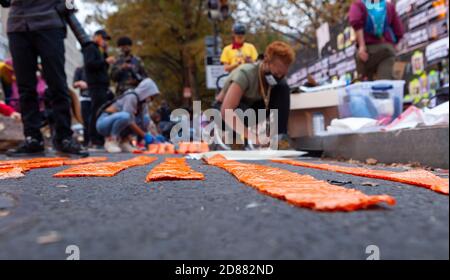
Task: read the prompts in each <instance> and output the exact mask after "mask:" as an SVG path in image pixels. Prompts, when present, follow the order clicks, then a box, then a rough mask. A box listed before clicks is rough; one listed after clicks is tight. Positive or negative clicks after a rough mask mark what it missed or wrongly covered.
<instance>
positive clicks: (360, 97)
mask: <svg viewBox="0 0 450 280" xmlns="http://www.w3.org/2000/svg"><path fill="white" fill-rule="evenodd" d="M404 88H405V81H391V80H380V81H374V82H362V83H357V84H353V85H349V86H347V87H346V88H345V91H340V93H339V115H340V117H341V118H350V117H353V118H371V119H376V120H379V121H381V122H382V123H384V124H389V123H390V122H392V121H393V120H395V119H396V118H397V117H399V116H400V115H401V113H402V112H403V93H404Z"/></svg>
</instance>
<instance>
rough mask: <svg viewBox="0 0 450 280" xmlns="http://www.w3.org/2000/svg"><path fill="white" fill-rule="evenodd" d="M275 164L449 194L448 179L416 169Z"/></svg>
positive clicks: (286, 162) (292, 161) (284, 161)
mask: <svg viewBox="0 0 450 280" xmlns="http://www.w3.org/2000/svg"><path fill="white" fill-rule="evenodd" d="M273 162H277V163H283V164H289V165H294V166H300V167H306V168H314V169H320V170H326V171H334V172H338V173H344V174H349V175H354V176H360V177H368V178H373V179H381V180H386V181H393V182H399V183H404V184H409V185H413V186H418V187H423V188H426V189H430V190H432V191H435V192H437V193H441V194H446V195H448V194H449V181H448V179H444V178H441V177H439V176H436V175H434V174H433V173H431V172H429V171H426V170H422V169H416V170H411V171H407V172H393V171H384V170H373V169H367V168H360V167H346V166H339V165H330V164H314V163H308V162H302V161H296V160H286V159H281V160H273Z"/></svg>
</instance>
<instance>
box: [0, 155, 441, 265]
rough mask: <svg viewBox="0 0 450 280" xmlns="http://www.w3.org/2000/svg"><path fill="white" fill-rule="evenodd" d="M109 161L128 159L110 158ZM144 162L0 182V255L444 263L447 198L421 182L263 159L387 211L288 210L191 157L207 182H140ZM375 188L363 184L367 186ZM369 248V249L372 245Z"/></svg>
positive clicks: (42, 172)
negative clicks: (374, 252)
mask: <svg viewBox="0 0 450 280" xmlns="http://www.w3.org/2000/svg"><path fill="white" fill-rule="evenodd" d="M109 157H110V158H111V160H113V161H119V160H123V159H128V158H130V157H132V156H130V155H115V156H109ZM160 162H161V161H158V162H155V163H154V164H152V165H151V166H145V167H138V168H132V169H128V170H126V171H124V172H122V173H120V174H119V175H118V176H116V177H114V178H77V179H54V178H52V175H53V174H55V173H56V172H58V171H60V170H63V169H64V168H53V169H40V170H33V171H31V172H29V173H27V174H26V177H24V178H20V179H14V180H2V181H0V259H57V260H64V259H66V258H67V257H68V254H66V248H67V246H70V245H76V246H77V247H78V248H79V250H80V258H81V259H107V260H110V259H151V260H168V259H175V260H180V259H188V260H204V259H212V260H216V259H226V260H248V259H256V260H267V259H275V260H292V259H294V260H297V259H307V260H310V259H313V260H316V259H333V260H334V259H339V260H341V259H352V260H353V259H356V260H364V259H366V258H367V257H368V254H367V253H366V249H367V248H368V247H369V246H371V245H375V246H377V248H379V250H380V257H381V259H446V260H447V259H448V257H449V197H448V196H445V195H440V194H437V193H435V192H433V191H430V190H426V189H422V188H419V187H414V186H409V185H403V184H399V183H394V182H388V181H381V180H373V179H367V178H360V177H354V176H350V175H343V174H337V173H334V172H327V171H319V170H313V169H305V168H300V167H294V166H288V165H280V164H275V163H270V162H262V164H267V165H271V166H277V167H282V168H284V169H288V170H290V171H292V172H297V173H301V174H309V175H312V176H314V177H315V178H317V179H321V180H334V181H342V182H345V181H351V182H352V183H351V184H349V185H346V186H345V187H348V188H355V189H358V190H361V191H363V192H364V193H366V194H374V195H375V194H389V195H391V196H393V197H395V198H396V199H397V202H398V204H397V205H396V206H394V207H388V206H381V207H375V208H372V209H369V210H363V211H357V212H352V213H321V212H315V211H311V210H308V209H302V208H298V207H294V206H291V205H289V204H287V203H286V202H284V201H280V200H277V199H274V198H271V197H268V196H265V195H262V194H260V193H258V192H257V191H256V190H254V189H252V188H251V187H248V186H246V185H244V184H241V183H239V182H238V181H237V180H236V179H235V178H234V177H232V176H231V175H229V174H228V173H227V172H225V171H223V170H221V169H218V168H216V167H212V166H207V165H205V164H203V163H202V162H199V161H189V164H190V165H191V166H192V167H193V168H194V169H195V170H197V171H201V172H203V173H204V174H205V175H206V180H205V181H183V182H159V183H150V184H148V183H145V177H146V174H147V173H148V172H149V171H150V169H151V167H153V166H155V165H156V164H158V163H160ZM368 181H370V182H373V183H376V184H378V186H372V187H368V186H362V185H363V184H364V183H365V182H368ZM369 248H370V247H369Z"/></svg>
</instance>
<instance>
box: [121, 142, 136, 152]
mask: <svg viewBox="0 0 450 280" xmlns="http://www.w3.org/2000/svg"><path fill="white" fill-rule="evenodd" d="M119 147H120V148H121V149H122V152H124V153H132V152H134V151H136V148H135V147H133V145H131V144H130V142H128V141H124V142H122V143H120V146H119Z"/></svg>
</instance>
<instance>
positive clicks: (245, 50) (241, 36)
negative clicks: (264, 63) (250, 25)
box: [220, 23, 258, 73]
mask: <svg viewBox="0 0 450 280" xmlns="http://www.w3.org/2000/svg"><path fill="white" fill-rule="evenodd" d="M245 34H246V29H245V26H244V25H243V24H241V23H236V24H235V25H234V26H233V43H232V44H231V45H229V46H227V47H225V49H224V50H223V52H222V56H221V58H220V61H221V62H222V63H223V64H224V66H225V71H227V72H229V73H231V72H232V71H233V70H234V69H236V68H237V67H238V66H240V65H241V64H245V63H253V62H255V61H256V59H257V58H258V51H257V50H256V48H255V46H254V45H252V44H250V43H246V42H245Z"/></svg>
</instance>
